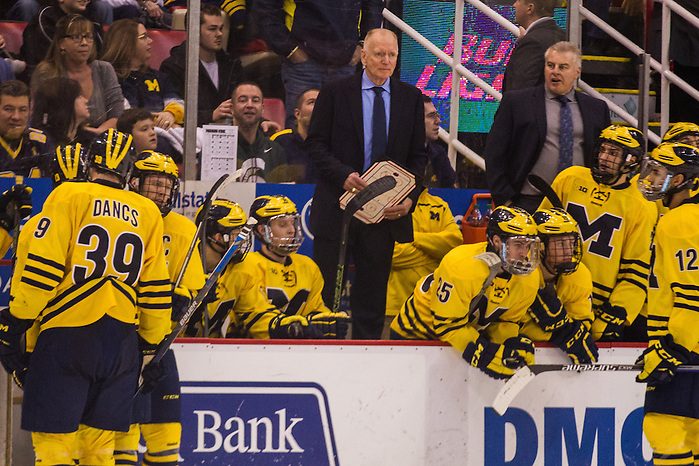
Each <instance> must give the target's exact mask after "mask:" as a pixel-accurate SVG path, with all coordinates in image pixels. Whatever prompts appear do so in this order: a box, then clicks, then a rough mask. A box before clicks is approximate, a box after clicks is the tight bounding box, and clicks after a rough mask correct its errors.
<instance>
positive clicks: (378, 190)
mask: <svg viewBox="0 0 699 466" xmlns="http://www.w3.org/2000/svg"><path fill="white" fill-rule="evenodd" d="M397 183H398V182H397V181H396V179H395V178H394V177H392V176H391V175H386V176H382V177H381V178H379V179H378V180H375V181H372V182H371V183H370V184H368V185H367V186H366V187H365V188H364V189H362V190H361V191H359V193H357V195H356V196H354V197H353V198H352V199H351V200H350V201H349V202H348V203H347V207H345V213H346V214H347V215H354V213H355V212H357V211H358V210H359V209H361V208H362V207H363V206H364V205H365V204H366V203H367V202H369V201H371V200H372V199H374V198H376V197H379V196H380V195H382V194H383V193H386V192H388V191H390V190H391V189H393V188H395V187H396V184H397Z"/></svg>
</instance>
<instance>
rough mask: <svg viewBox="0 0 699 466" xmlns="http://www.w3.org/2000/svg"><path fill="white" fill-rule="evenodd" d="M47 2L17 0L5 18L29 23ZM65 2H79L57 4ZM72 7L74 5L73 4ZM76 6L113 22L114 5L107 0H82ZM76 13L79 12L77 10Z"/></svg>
mask: <svg viewBox="0 0 699 466" xmlns="http://www.w3.org/2000/svg"><path fill="white" fill-rule="evenodd" d="M46 3H49V2H46V1H41V0H17V1H16V2H15V4H14V5H12V8H10V9H9V10H8V11H7V13H6V14H5V16H4V18H5V19H6V20H10V21H21V22H24V23H29V22H31V21H32V19H33V18H34V17H35V16H36V15H37V14H38V13H39V12H40V11H41V10H42V7H45V6H46ZM63 3H71V4H76V3H78V2H71V0H58V1H57V2H56V3H55V4H58V5H61V4H63ZM70 8H73V7H72V6H71V7H70ZM76 8H79V9H81V10H82V11H83V12H84V14H85V16H88V17H90V18H94V19H95V21H97V22H99V23H101V24H105V25H108V24H111V23H112V20H113V17H112V7H111V6H110V5H109V4H108V3H107V2H106V1H101V0H92V1H90V0H87V1H81V2H79V5H77V6H76ZM76 13H78V12H77V11H76ZM54 24H55V22H54ZM49 42H50V39H49Z"/></svg>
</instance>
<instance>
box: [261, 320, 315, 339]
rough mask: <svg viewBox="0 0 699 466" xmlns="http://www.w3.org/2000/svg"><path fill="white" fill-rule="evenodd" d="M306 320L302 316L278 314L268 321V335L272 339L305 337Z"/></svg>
mask: <svg viewBox="0 0 699 466" xmlns="http://www.w3.org/2000/svg"><path fill="white" fill-rule="evenodd" d="M306 327H308V320H306V318H305V317H303V316H297V315H293V316H287V315H286V314H279V315H278V316H276V317H275V318H274V319H272V320H271V321H270V322H269V337H270V338H272V339H287V338H288V339H297V338H305V330H306Z"/></svg>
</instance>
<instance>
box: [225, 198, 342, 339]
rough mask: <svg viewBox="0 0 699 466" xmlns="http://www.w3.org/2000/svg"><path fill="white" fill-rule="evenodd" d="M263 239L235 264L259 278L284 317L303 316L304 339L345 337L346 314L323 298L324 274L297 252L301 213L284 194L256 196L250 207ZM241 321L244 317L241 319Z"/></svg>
mask: <svg viewBox="0 0 699 466" xmlns="http://www.w3.org/2000/svg"><path fill="white" fill-rule="evenodd" d="M250 217H252V218H254V219H255V220H257V224H256V225H255V228H254V230H253V234H254V235H255V237H256V238H257V239H258V240H259V241H260V243H261V249H260V251H258V252H255V253H252V254H248V256H247V257H246V258H245V261H244V262H242V263H241V264H240V265H239V266H238V267H239V268H240V269H241V270H244V271H246V272H247V271H249V273H250V274H251V275H254V276H257V277H258V279H259V280H261V286H262V287H263V289H265V290H266V294H267V299H268V300H269V301H270V302H271V303H272V305H273V306H274V307H275V308H277V309H279V310H280V311H281V312H282V313H284V315H286V316H303V317H305V318H306V320H307V323H308V325H304V326H303V330H304V337H305V338H335V339H340V340H342V339H344V338H345V336H346V335H347V326H348V323H349V317H348V316H347V314H345V313H344V312H338V313H334V312H330V310H329V309H328V308H327V307H325V304H324V303H323V298H322V296H321V292H322V291H323V284H324V282H323V276H322V275H321V273H320V269H319V268H318V266H317V265H316V263H315V262H313V260H312V259H311V258H310V257H307V256H304V255H301V254H296V251H298V249H299V247H301V243H302V242H303V232H302V231H301V218H300V216H299V214H298V212H297V211H296V205H295V204H294V203H293V202H292V201H291V200H290V199H289V198H288V197H286V196H281V195H277V196H260V197H258V198H256V199H255V200H254V201H253V203H252V206H251V207H250ZM241 320H242V319H241Z"/></svg>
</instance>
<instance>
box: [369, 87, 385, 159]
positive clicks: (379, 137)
mask: <svg viewBox="0 0 699 466" xmlns="http://www.w3.org/2000/svg"><path fill="white" fill-rule="evenodd" d="M371 89H372V90H373V91H374V94H375V95H374V114H373V115H372V118H371V134H372V140H371V163H374V162H376V161H377V160H379V159H380V158H381V157H383V156H384V155H385V154H386V107H385V106H384V103H383V96H382V95H381V93H382V92H383V87H380V86H374V87H372V88H371Z"/></svg>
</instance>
